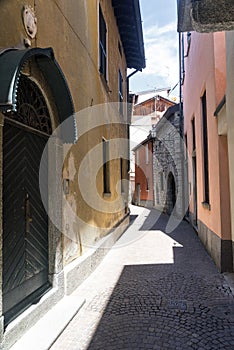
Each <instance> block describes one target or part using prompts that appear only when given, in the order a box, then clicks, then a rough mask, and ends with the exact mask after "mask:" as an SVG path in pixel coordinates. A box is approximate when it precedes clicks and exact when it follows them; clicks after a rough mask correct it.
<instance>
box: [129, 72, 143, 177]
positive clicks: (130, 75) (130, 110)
mask: <svg viewBox="0 0 234 350" xmlns="http://www.w3.org/2000/svg"><path fill="white" fill-rule="evenodd" d="M141 71H142V70H141V69H136V70H134V72H132V73H131V74H129V75H128V76H127V78H126V83H127V102H128V107H127V108H128V110H127V137H128V140H129V138H130V129H129V127H130V124H131V114H132V106H131V109H130V108H129V107H130V106H129V104H130V101H129V79H130V78H131V77H132V76H133V75H135V74H136V73H138V72H141ZM129 141H130V140H129ZM128 154H129V157H130V142H129V143H128ZM128 171H130V158H129V161H128Z"/></svg>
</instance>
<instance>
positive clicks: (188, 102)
mask: <svg viewBox="0 0 234 350" xmlns="http://www.w3.org/2000/svg"><path fill="white" fill-rule="evenodd" d="M186 51H187V52H186ZM186 51H185V57H186V58H185V76H184V84H183V102H184V134H185V143H186V145H187V150H188V195H189V199H190V204H189V216H190V220H191V223H192V224H193V225H194V227H195V228H196V229H197V232H198V235H199V237H200V239H201V240H202V242H203V244H204V245H205V247H206V248H207V250H208V252H209V253H210V255H211V256H212V258H213V259H214V261H215V263H216V265H217V266H218V268H219V269H220V270H221V271H231V270H232V241H231V216H230V188H229V165H228V144H227V135H226V134H225V132H223V133H222V132H221V133H220V132H219V130H218V120H217V118H216V116H215V115H216V111H217V109H218V106H219V105H220V102H221V101H222V99H223V97H224V95H225V92H226V47H225V33H224V32H223V33H221V32H217V33H209V34H200V33H196V32H192V34H190V36H189V41H188V44H187V48H186Z"/></svg>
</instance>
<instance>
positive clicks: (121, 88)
mask: <svg viewBox="0 0 234 350" xmlns="http://www.w3.org/2000/svg"><path fill="white" fill-rule="evenodd" d="M119 113H120V114H121V115H123V77H122V74H121V71H120V70H119Z"/></svg>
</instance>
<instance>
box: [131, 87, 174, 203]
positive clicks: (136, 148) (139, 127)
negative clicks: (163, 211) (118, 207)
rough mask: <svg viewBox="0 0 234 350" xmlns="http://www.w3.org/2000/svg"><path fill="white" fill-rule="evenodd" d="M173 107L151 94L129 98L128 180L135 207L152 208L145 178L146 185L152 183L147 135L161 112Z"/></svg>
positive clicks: (149, 143)
mask: <svg viewBox="0 0 234 350" xmlns="http://www.w3.org/2000/svg"><path fill="white" fill-rule="evenodd" d="M151 95H152V93H151ZM173 105H175V102H173V101H171V100H170V99H167V98H165V97H163V96H160V95H155V94H154V95H153V96H151V97H149V93H142V94H139V95H137V94H135V95H134V96H133V111H132V118H131V126H130V140H131V146H132V147H131V149H132V151H131V157H130V159H131V163H130V181H131V187H132V189H133V191H132V194H131V198H132V201H133V203H135V204H136V203H138V205H144V206H145V205H146V206H150V207H152V205H153V197H154V195H153V186H150V188H148V186H147V178H148V184H152V183H153V178H152V174H153V167H152V164H153V163H152V161H151V158H152V150H153V147H152V138H150V137H148V136H149V132H150V130H151V129H152V127H153V126H154V125H156V124H157V123H158V121H159V120H160V119H161V118H162V116H163V114H164V113H165V111H166V110H167V109H168V108H169V107H171V106H173ZM147 150H149V153H147V152H148V151H147ZM148 154H149V155H148ZM136 157H137V159H140V165H139V164H138V162H137V161H136ZM146 157H147V158H146Z"/></svg>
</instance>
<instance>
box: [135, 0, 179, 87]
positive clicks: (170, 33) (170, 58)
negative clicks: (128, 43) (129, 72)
mask: <svg viewBox="0 0 234 350" xmlns="http://www.w3.org/2000/svg"><path fill="white" fill-rule="evenodd" d="M140 6H141V17H142V21H143V24H142V25H143V36H144V44H145V57H146V68H145V69H144V70H143V71H142V73H140V72H139V73H137V74H135V76H133V77H132V78H131V79H130V90H131V91H133V92H140V91H145V90H151V89H152V90H153V89H155V88H156V89H157V88H165V87H173V86H174V85H176V83H178V80H179V77H178V71H179V68H178V64H179V63H178V33H177V31H176V28H177V17H176V16H177V1H176V0H140Z"/></svg>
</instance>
